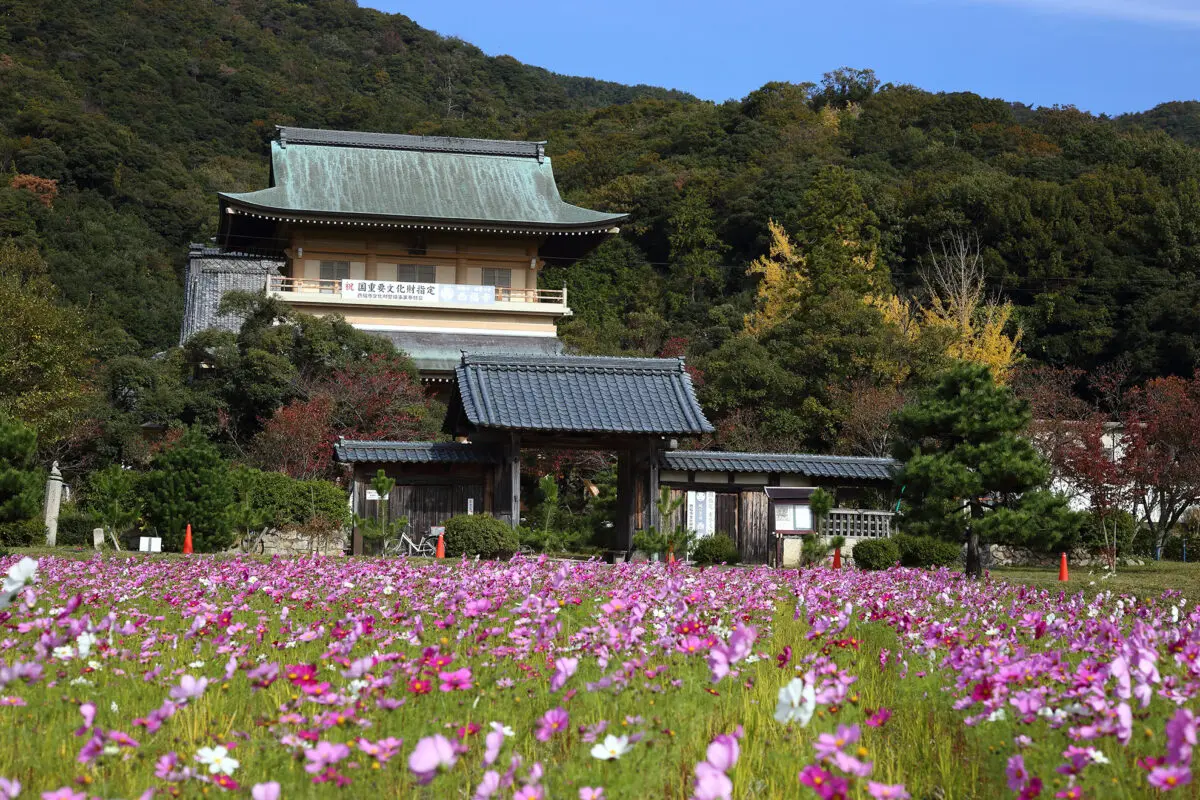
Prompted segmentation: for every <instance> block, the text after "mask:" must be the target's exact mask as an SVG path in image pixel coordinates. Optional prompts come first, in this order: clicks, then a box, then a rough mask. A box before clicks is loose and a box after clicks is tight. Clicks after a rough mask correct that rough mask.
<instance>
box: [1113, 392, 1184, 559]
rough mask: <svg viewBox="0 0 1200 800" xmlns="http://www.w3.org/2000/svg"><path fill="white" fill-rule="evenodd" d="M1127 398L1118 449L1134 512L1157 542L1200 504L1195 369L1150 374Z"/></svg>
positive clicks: (1163, 539)
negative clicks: (1186, 375) (1186, 374)
mask: <svg viewBox="0 0 1200 800" xmlns="http://www.w3.org/2000/svg"><path fill="white" fill-rule="evenodd" d="M1128 398H1129V401H1128V404H1127V405H1128V411H1126V413H1125V416H1124V431H1123V432H1122V437H1121V444H1120V449H1121V450H1122V451H1123V461H1124V462H1125V463H1126V464H1127V470H1128V473H1129V476H1130V482H1131V484H1132V492H1133V498H1134V502H1135V504H1136V507H1137V515H1138V517H1139V519H1140V521H1141V522H1142V524H1144V525H1145V526H1146V528H1147V529H1148V530H1149V531H1150V532H1151V534H1152V537H1153V543H1154V545H1155V547H1156V548H1157V547H1161V546H1162V544H1163V542H1164V541H1165V540H1166V538H1167V535H1168V534H1169V533H1170V532H1171V529H1172V528H1173V527H1175V525H1176V524H1178V523H1179V521H1180V520H1181V519H1182V518H1183V516H1184V514H1185V513H1187V511H1188V510H1189V509H1190V508H1192V507H1194V506H1196V505H1197V504H1200V375H1195V376H1193V377H1192V378H1191V379H1190V380H1185V379H1183V378H1178V377H1168V378H1156V379H1154V380H1152V381H1150V382H1148V383H1147V384H1145V385H1144V386H1142V387H1140V388H1138V389H1134V390H1132V391H1131V392H1130V393H1129V395H1128Z"/></svg>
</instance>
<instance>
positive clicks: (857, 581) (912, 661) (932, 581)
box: [0, 556, 1200, 800]
mask: <svg viewBox="0 0 1200 800" xmlns="http://www.w3.org/2000/svg"><path fill="white" fill-rule="evenodd" d="M5 573H7V575H8V577H7V578H5V582H4V585H3V590H2V591H0V605H5V606H6V607H5V608H3V609H2V610H0V724H2V725H3V727H4V730H5V733H6V736H5V745H4V746H0V800H4V799H5V798H13V797H21V798H26V797H28V798H73V799H74V800H81V799H82V798H90V797H100V798H117V797H120V798H135V797H153V796H178V797H220V796H229V797H252V798H254V799H255V800H272V799H273V798H280V797H282V798H298V797H325V796H339V795H340V796H345V797H369V796H379V797H412V798H442V797H445V798H489V797H494V798H506V799H507V798H519V799H520V800H531V799H532V798H568V800H573V799H574V798H581V800H597V799H598V798H602V799H603V800H614V799H616V798H630V799H633V798H658V797H664V798H700V800H712V799H714V798H730V797H733V798H793V797H826V798H836V797H846V798H869V797H873V798H905V797H910V796H911V797H913V798H944V799H949V798H970V797H1024V798H1031V797H1039V796H1040V797H1068V798H1077V797H1105V798H1107V797H1115V798H1123V797H1153V796H1157V795H1158V794H1159V793H1172V794H1173V796H1181V797H1190V796H1195V794H1194V792H1195V789H1196V785H1194V784H1192V783H1191V780H1192V774H1191V761H1192V749H1193V747H1194V746H1195V744H1196V735H1197V719H1196V718H1195V717H1194V716H1193V714H1192V711H1191V709H1195V708H1197V705H1198V702H1197V695H1198V694H1200V612H1198V611H1197V610H1196V608H1195V607H1194V606H1193V605H1192V604H1189V603H1187V602H1186V601H1185V600H1184V599H1183V598H1180V597H1178V596H1171V595H1170V594H1168V595H1167V596H1164V597H1160V598H1157V599H1155V600H1153V601H1136V600H1134V599H1132V598H1121V597H1115V596H1112V595H1111V594H1110V593H1101V594H1100V595H1098V596H1096V597H1094V598H1087V597H1085V596H1084V595H1082V594H1078V595H1074V596H1070V595H1065V594H1063V593H1058V592H1054V593H1050V592H1045V591H1040V590H1032V589H1029V588H1027V587H1019V586H1010V585H1008V584H1006V583H1004V582H1002V581H982V582H969V581H965V580H963V579H962V578H961V577H960V576H958V575H956V574H953V573H951V572H948V571H942V572H922V571H916V570H902V569H896V570H890V571H887V572H876V573H866V572H855V571H853V570H838V571H834V570H826V569H812V570H805V571H802V572H798V571H795V570H789V571H779V570H772V569H768V568H765V567H764V568H754V569H751V568H728V569H726V568H715V569H707V570H700V569H697V568H692V567H687V566H679V565H676V566H673V567H666V566H664V565H662V564H656V563H655V564H639V565H619V566H608V565H603V564H598V563H579V562H556V561H549V560H545V559H520V558H518V559H514V560H513V561H511V562H508V563H489V562H478V563H475V562H462V563H459V562H433V563H430V562H413V561H407V560H404V559H395V560H385V559H282V558H275V559H271V560H254V559H242V558H215V557H184V558H180V557H166V556H164V557H153V558H141V559H139V558H118V557H101V556H96V557H94V558H91V559H89V560H74V559H68V558H57V557H46V558H41V559H38V560H37V561H36V563H35V562H34V561H33V560H32V559H23V560H21V559H18V558H17V557H15V556H9V557H6V558H4V559H0V575H2V574H5Z"/></svg>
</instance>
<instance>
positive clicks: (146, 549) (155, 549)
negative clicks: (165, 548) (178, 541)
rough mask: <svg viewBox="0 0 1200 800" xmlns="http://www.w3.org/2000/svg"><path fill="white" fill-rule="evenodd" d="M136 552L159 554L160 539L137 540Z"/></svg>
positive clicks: (141, 538)
mask: <svg viewBox="0 0 1200 800" xmlns="http://www.w3.org/2000/svg"><path fill="white" fill-rule="evenodd" d="M138 550H140V551H142V552H143V553H161V552H162V539H160V538H159V537H157V536H142V537H139V538H138Z"/></svg>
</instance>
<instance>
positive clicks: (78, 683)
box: [71, 675, 92, 686]
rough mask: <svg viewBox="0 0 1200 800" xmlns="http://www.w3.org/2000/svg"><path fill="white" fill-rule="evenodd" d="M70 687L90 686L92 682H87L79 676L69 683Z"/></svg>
mask: <svg viewBox="0 0 1200 800" xmlns="http://www.w3.org/2000/svg"><path fill="white" fill-rule="evenodd" d="M71 685H72V686H91V685H92V682H91V681H89V680H88V679H87V678H85V677H83V676H82V675H80V676H79V677H78V678H76V679H75V680H73V681H71Z"/></svg>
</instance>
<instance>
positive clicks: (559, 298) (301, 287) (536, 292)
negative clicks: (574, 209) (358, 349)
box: [267, 275, 567, 306]
mask: <svg viewBox="0 0 1200 800" xmlns="http://www.w3.org/2000/svg"><path fill="white" fill-rule="evenodd" d="M267 290H268V291H271V292H297V293H304V294H334V295H340V294H341V293H342V282H341V281H340V280H320V279H317V278H288V277H284V276H281V275H272V276H270V279H269V280H268V282H267ZM495 290H496V302H498V303H554V304H557V305H563V306H565V305H566V304H567V288H566V287H565V286H564V287H563V288H561V289H512V288H509V287H507V286H497V287H495ZM379 302H387V301H386V300H382V301H379Z"/></svg>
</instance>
